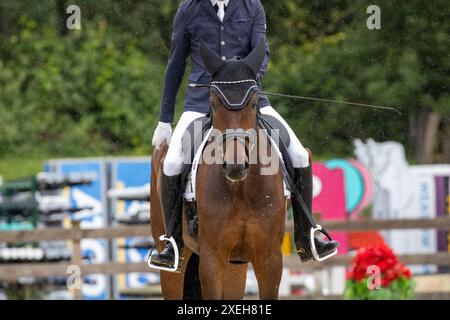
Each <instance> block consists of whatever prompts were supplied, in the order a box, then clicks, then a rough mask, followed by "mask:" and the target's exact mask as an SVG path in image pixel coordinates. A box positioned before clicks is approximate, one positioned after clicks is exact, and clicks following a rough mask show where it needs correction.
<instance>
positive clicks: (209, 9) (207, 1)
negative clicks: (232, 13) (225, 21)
mask: <svg viewBox="0 0 450 320" xmlns="http://www.w3.org/2000/svg"><path fill="white" fill-rule="evenodd" d="M231 2H232V1H230V4H231ZM202 6H203V8H205V10H206V12H208V13H209V14H210V15H211V16H212V17H213V18H214V19H215V20H216V21H217V22H219V23H222V22H221V21H220V19H219V16H218V15H217V12H216V10H214V7H213V6H212V4H211V1H210V0H203V1H202ZM226 16H227V14H226V13H225V17H226Z"/></svg>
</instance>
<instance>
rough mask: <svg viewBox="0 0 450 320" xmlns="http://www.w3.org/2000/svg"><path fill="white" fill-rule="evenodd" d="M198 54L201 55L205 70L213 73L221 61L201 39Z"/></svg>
mask: <svg viewBox="0 0 450 320" xmlns="http://www.w3.org/2000/svg"><path fill="white" fill-rule="evenodd" d="M199 52H200V56H201V57H202V60H203V64H204V65H205V67H206V70H208V71H209V73H210V74H211V75H214V73H216V71H217V70H218V69H219V67H220V66H221V65H222V63H223V61H222V59H220V57H219V56H218V55H217V54H215V53H214V52H213V51H212V50H211V49H209V48H208V46H207V45H206V43H205V42H204V41H203V40H202V41H201V42H200V50H199Z"/></svg>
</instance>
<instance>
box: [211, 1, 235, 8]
mask: <svg viewBox="0 0 450 320" xmlns="http://www.w3.org/2000/svg"><path fill="white" fill-rule="evenodd" d="M210 1H211V4H212V5H213V7H214V6H215V5H216V3H217V2H219V1H220V0H210ZM222 2H225V6H226V7H228V3H229V2H230V0H223V1H222Z"/></svg>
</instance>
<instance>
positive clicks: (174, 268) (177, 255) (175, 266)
mask: <svg viewBox="0 0 450 320" xmlns="http://www.w3.org/2000/svg"><path fill="white" fill-rule="evenodd" d="M159 240H160V241H168V242H170V244H172V247H173V251H174V255H175V261H174V264H173V266H172V267H171V268H170V267H161V266H156V265H154V264H152V256H153V254H152V253H153V249H152V250H151V251H150V252H149V254H148V257H147V264H148V266H149V267H150V268H152V269H156V270H163V271H168V272H176V271H177V270H178V265H179V262H180V253H179V251H178V246H177V243H176V242H175V239H174V238H173V237H170V238H167V237H166V235H162V236H160V237H159Z"/></svg>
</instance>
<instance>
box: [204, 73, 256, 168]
mask: <svg viewBox="0 0 450 320" xmlns="http://www.w3.org/2000/svg"><path fill="white" fill-rule="evenodd" d="M244 84H248V85H249V86H248V88H246V91H245V94H244V95H243V97H242V99H239V100H238V101H233V102H231V101H230V99H229V97H227V94H226V92H224V88H223V86H229V85H244ZM209 87H210V88H211V90H213V91H215V92H216V94H217V95H218V96H219V99H220V100H221V101H222V102H223V104H224V106H225V108H227V109H228V110H242V109H243V108H245V106H246V105H247V104H246V102H247V101H248V100H249V98H250V96H251V94H253V93H254V92H258V83H257V81H256V80H254V79H246V80H237V81H212V82H211V85H210V86H209ZM221 87H222V88H221ZM211 108H212V106H211ZM255 129H256V128H255ZM255 132H256V131H255ZM228 141H236V142H238V143H239V144H241V145H242V146H244V148H245V153H246V156H247V157H249V155H250V152H251V151H252V150H253V148H254V147H255V144H256V135H255V134H254V133H250V132H248V131H245V130H244V129H227V130H225V132H224V133H222V134H221V135H220V136H218V137H216V139H215V143H216V144H217V147H218V149H219V151H220V153H221V156H222V158H223V159H225V150H224V144H225V145H226V143H227V142H228ZM224 164H225V161H224Z"/></svg>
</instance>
